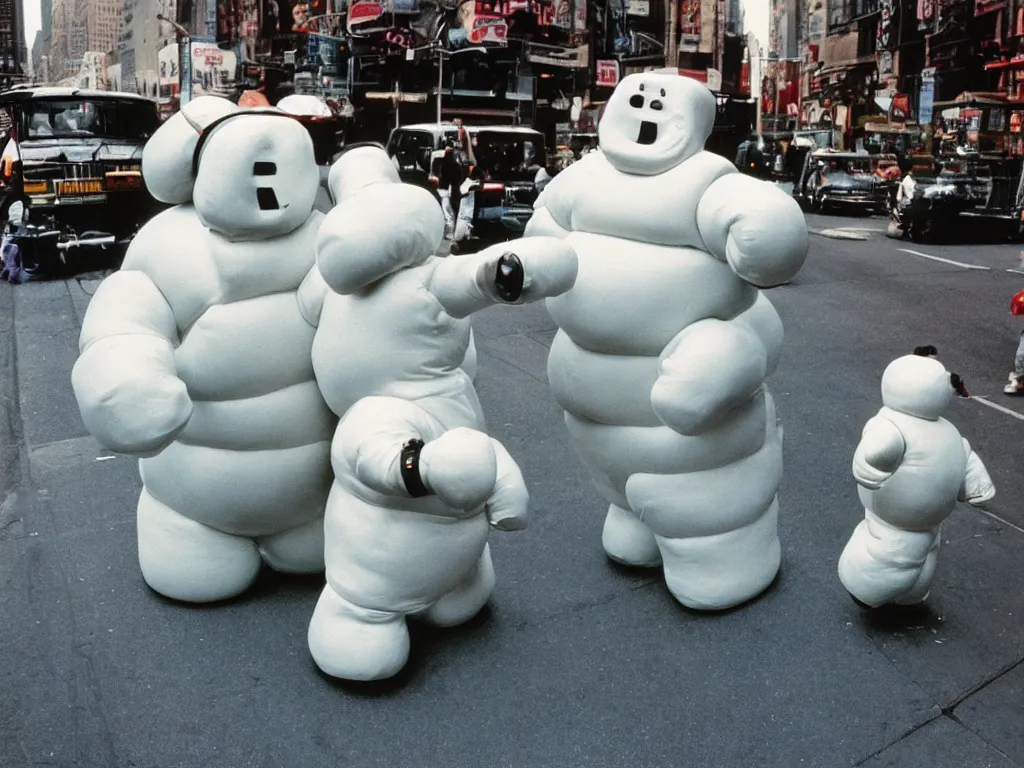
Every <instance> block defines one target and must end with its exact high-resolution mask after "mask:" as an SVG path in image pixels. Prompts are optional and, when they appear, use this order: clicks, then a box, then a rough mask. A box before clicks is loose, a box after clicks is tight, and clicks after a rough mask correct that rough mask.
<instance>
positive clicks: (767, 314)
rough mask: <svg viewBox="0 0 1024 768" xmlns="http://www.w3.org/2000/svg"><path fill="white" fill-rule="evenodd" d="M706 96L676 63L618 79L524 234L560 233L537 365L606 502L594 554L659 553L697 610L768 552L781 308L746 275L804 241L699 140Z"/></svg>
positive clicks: (780, 274) (773, 549) (727, 602)
mask: <svg viewBox="0 0 1024 768" xmlns="http://www.w3.org/2000/svg"><path fill="white" fill-rule="evenodd" d="M715 110H716V105H715V99H714V96H713V95H712V94H711V92H710V91H709V90H708V89H707V88H706V87H705V86H704V85H702V84H701V83H698V82H697V81H695V80H692V79H689V78H685V77H680V76H679V75H678V74H676V73H675V72H673V73H672V74H664V73H657V72H653V73H644V74H636V75H630V76H628V77H626V78H624V79H623V80H622V81H621V82H620V83H619V85H618V86H617V87H616V89H615V91H614V92H613V94H612V96H611V98H610V99H609V101H608V104H607V106H606V108H605V112H604V115H603V116H602V118H601V122H600V124H599V126H598V133H599V138H600V142H601V146H600V151H599V152H595V153H592V154H589V155H587V156H586V157H584V158H582V159H581V160H579V161H578V162H576V163H573V164H572V165H570V166H569V167H568V168H566V169H565V170H564V171H562V172H561V173H560V174H558V175H557V176H556V177H555V178H554V179H552V180H551V182H550V183H549V184H548V185H547V187H546V188H545V190H544V192H543V194H542V195H541V196H540V197H539V198H538V200H537V203H536V205H535V211H534V215H533V217H532V218H531V220H530V222H529V224H528V226H527V229H526V234H527V235H552V236H555V237H562V238H565V239H566V240H567V241H568V242H569V243H570V244H571V245H572V247H573V248H574V250H575V251H576V253H577V254H578V256H579V276H578V278H577V280H576V283H575V285H574V286H573V288H572V290H570V291H569V292H568V293H566V294H564V295H561V296H558V297H556V298H552V299H550V300H548V302H547V306H548V310H549V312H550V313H551V316H552V317H553V318H554V320H555V322H556V323H557V324H558V327H559V331H558V334H557V335H556V337H555V340H554V343H553V344H552V348H551V353H550V356H549V358H548V380H549V382H550V385H551V388H552V391H553V394H554V396H555V398H556V400H557V401H558V403H559V404H560V405H561V406H562V407H563V408H564V410H565V420H566V424H567V425H568V428H569V435H570V438H571V440H572V442H573V444H574V447H575V449H576V451H577V453H578V454H579V456H580V458H581V459H582V461H583V463H584V465H585V466H586V468H587V470H588V471H589V474H590V475H591V476H592V478H593V480H594V482H595V484H596V486H597V488H598V489H599V490H600V492H601V493H602V495H604V496H605V498H606V499H607V500H608V501H609V502H610V507H609V509H608V513H607V517H606V519H605V524H604V533H603V544H604V548H605V551H606V553H607V554H608V556H609V557H611V558H612V559H613V560H616V561H618V562H621V563H624V564H627V565H632V566H641V567H658V566H663V568H664V573H665V577H666V581H667V584H668V586H669V589H670V590H671V591H672V593H673V595H674V596H675V597H676V599H677V600H679V601H680V602H681V603H683V604H684V605H686V606H688V607H690V608H694V609H708V610H714V609H724V608H729V607H732V606H734V605H737V604H740V603H742V602H745V601H746V600H749V599H751V598H752V597H754V596H756V595H758V594H759V593H761V592H762V591H763V590H764V589H766V588H767V587H768V586H769V585H770V584H771V582H772V581H773V580H774V578H775V575H776V573H777V572H778V568H779V565H780V553H781V547H780V543H779V538H778V502H777V490H778V487H779V483H780V481H781V478H782V431H781V427H780V426H779V423H778V420H777V418H776V415H775V407H774V404H773V402H772V399H771V397H770V396H769V394H768V392H767V390H766V388H765V386H764V381H765V379H766V377H767V376H769V375H770V374H771V373H772V372H773V371H774V370H775V367H776V365H777V364H778V361H779V356H780V353H781V350H782V338H783V332H782V323H781V321H780V319H779V317H778V314H777V313H776V312H775V309H774V307H772V305H771V303H770V302H769V301H768V300H767V299H766V298H765V297H764V296H763V295H762V294H761V293H760V292H759V291H758V290H757V287H768V286H774V285H778V284H781V283H785V282H787V281H789V280H790V279H791V278H792V277H793V276H794V275H795V274H796V273H797V272H798V271H799V269H800V267H801V266H802V265H803V263H804V260H805V258H806V256H807V249H808V235H807V227H806V223H805V221H804V217H803V214H802V213H801V211H800V209H799V207H798V206H797V204H796V203H795V202H794V201H793V200H792V199H791V198H790V197H789V196H788V195H785V194H784V193H782V192H781V191H780V190H778V189H777V188H775V187H774V186H773V185H771V184H767V183H765V182H761V181H757V180H755V179H751V178H750V177H747V176H744V175H742V174H740V173H738V172H737V171H736V169H735V168H734V167H733V166H732V164H731V163H730V162H729V161H728V160H726V159H725V158H722V157H719V156H718V155H714V154H711V153H709V152H706V151H703V146H704V143H705V141H706V140H707V139H708V137H709V136H710V135H711V130H712V127H713V125H714V119H715Z"/></svg>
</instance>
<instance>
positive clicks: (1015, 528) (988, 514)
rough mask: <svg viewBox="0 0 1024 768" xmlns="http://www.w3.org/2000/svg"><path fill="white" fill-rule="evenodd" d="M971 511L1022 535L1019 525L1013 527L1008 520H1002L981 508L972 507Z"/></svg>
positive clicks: (993, 513)
mask: <svg viewBox="0 0 1024 768" xmlns="http://www.w3.org/2000/svg"><path fill="white" fill-rule="evenodd" d="M971 509H973V510H974V511H975V512H981V514H983V515H986V516H988V517H991V518H992V519H993V520H997V521H998V522H1000V523H1002V524H1003V525H1006V526H1009V527H1010V528H1013V530H1015V531H1020V532H1021V533H1024V528H1021V527H1020V526H1019V525H1014V524H1013V523H1011V522H1010V521H1009V520H1004V519H1003V518H1001V517H1000V516H999V515H997V514H996V513H995V512H989V511H988V510H987V509H982V508H981V507H975V506H972V507H971Z"/></svg>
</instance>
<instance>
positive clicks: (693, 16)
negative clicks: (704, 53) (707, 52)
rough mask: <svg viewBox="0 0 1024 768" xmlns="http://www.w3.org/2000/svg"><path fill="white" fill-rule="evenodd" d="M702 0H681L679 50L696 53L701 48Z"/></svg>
mask: <svg viewBox="0 0 1024 768" xmlns="http://www.w3.org/2000/svg"><path fill="white" fill-rule="evenodd" d="M700 13H701V0H680V3H679V50H680V51H682V52H683V53H696V52H697V50H698V49H699V48H700V32H701V25H700Z"/></svg>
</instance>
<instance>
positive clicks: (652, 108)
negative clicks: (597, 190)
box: [597, 70, 717, 176]
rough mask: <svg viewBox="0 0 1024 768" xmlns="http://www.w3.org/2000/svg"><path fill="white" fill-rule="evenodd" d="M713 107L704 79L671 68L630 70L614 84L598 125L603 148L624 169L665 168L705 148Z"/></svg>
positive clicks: (650, 173)
mask: <svg viewBox="0 0 1024 768" xmlns="http://www.w3.org/2000/svg"><path fill="white" fill-rule="evenodd" d="M716 109H717V105H716V104H715V97H714V95H713V94H712V93H711V91H709V90H708V89H707V87H706V86H705V85H704V84H703V83H699V82H697V81H696V80H692V79H690V78H688V77H680V76H679V75H678V73H676V72H675V70H671V74H668V73H667V72H643V73H639V74H635V75H629V76H627V77H625V78H623V79H622V81H621V82H620V83H619V84H618V86H617V87H616V88H615V91H614V92H613V93H612V96H611V98H610V99H609V100H608V104H607V106H606V107H605V110H604V115H602V117H601V122H600V124H599V125H598V127H597V133H598V138H599V139H600V142H601V151H602V152H603V153H604V155H605V156H606V157H607V158H608V162H610V163H611V164H612V166H614V167H615V168H616V169H617V170H619V171H622V172H623V173H634V174H638V175H641V176H655V175H657V174H659V173H664V172H665V171H668V170H671V169H672V168H675V167H676V166H677V165H679V164H680V163H682V162H683V161H684V160H687V159H689V158H691V157H693V156H694V155H696V154H697V153H699V152H701V151H702V150H703V149H704V143H705V142H706V141H707V140H708V137H710V136H711V131H712V129H713V128H714V125H715V111H716Z"/></svg>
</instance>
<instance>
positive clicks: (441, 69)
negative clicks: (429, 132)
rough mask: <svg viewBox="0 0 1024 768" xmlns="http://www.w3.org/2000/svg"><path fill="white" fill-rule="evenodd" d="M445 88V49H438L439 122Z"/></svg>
mask: <svg viewBox="0 0 1024 768" xmlns="http://www.w3.org/2000/svg"><path fill="white" fill-rule="evenodd" d="M443 86H444V49H443V48H438V49H437V122H439V123H440V122H441V88H442V87H443Z"/></svg>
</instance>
